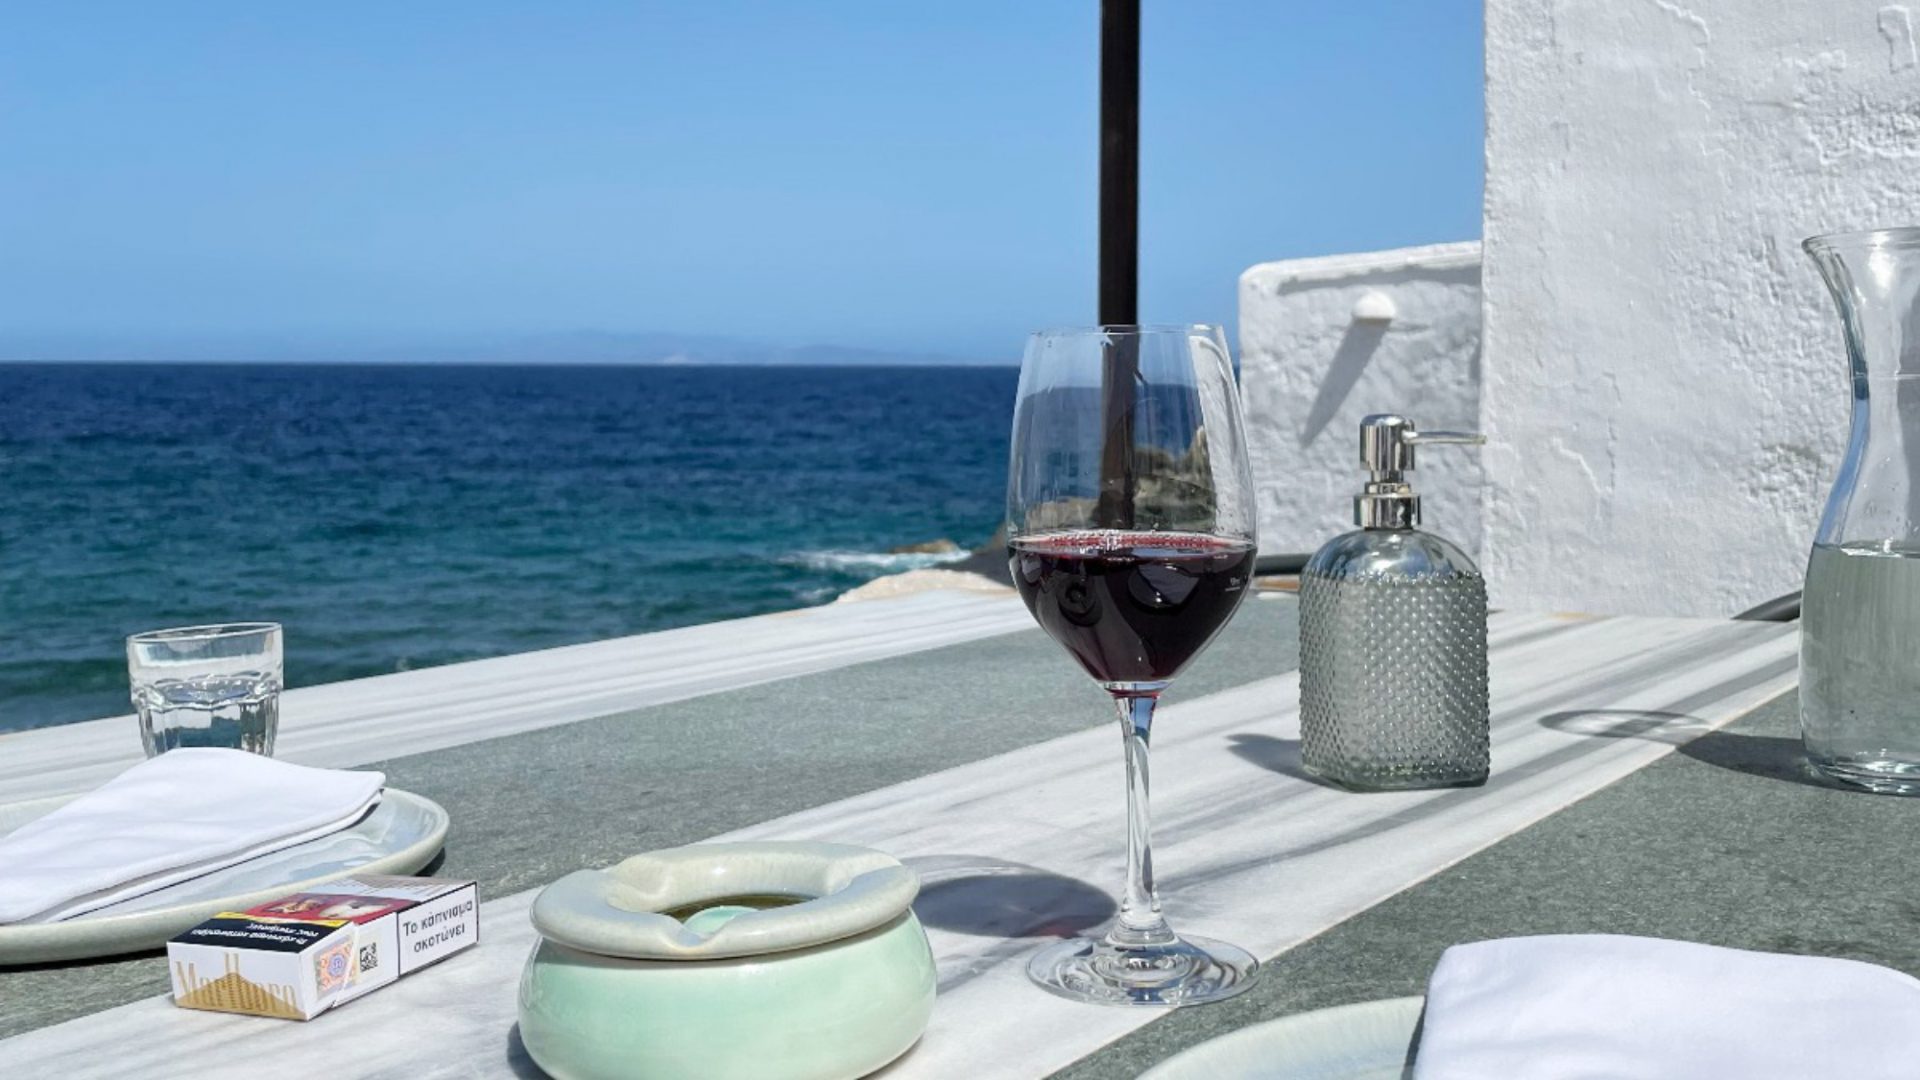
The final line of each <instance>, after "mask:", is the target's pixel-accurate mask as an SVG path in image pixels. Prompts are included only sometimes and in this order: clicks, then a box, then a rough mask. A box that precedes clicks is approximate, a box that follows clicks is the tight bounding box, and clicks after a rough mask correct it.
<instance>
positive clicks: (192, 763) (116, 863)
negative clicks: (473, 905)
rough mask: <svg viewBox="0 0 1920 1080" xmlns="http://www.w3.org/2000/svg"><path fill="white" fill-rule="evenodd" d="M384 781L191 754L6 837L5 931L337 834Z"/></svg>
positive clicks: (0, 907)
mask: <svg viewBox="0 0 1920 1080" xmlns="http://www.w3.org/2000/svg"><path fill="white" fill-rule="evenodd" d="M386 782H387V778H386V776H385V775H383V774H381V773H377V772H343V771H340V770H337V769H310V768H307V767H306V766H304V765H289V764H287V763H286V762H284V761H275V760H273V759H272V758H267V757H262V756H260V755H259V754H250V753H247V752H245V751H243V750H218V749H211V748H200V747H187V748H183V749H179V750H169V751H167V752H166V753H164V754H161V755H160V756H158V757H155V758H151V759H149V760H147V761H143V762H141V763H140V764H138V765H135V766H134V767H133V768H131V769H128V770H127V771H126V772H123V773H121V774H120V775H119V776H116V777H114V778H113V779H112V780H109V781H107V782H106V783H105V784H104V785H102V786H101V787H100V788H99V789H97V790H95V791H93V792H90V793H88V794H86V795H82V796H81V797H79V798H78V799H75V800H73V801H72V802H70V803H67V804H66V805H65V806H62V807H60V808H59V809H58V810H55V811H54V812H53V813H51V814H48V815H47V816H45V817H43V818H39V819H36V820H34V821H30V822H28V823H27V824H25V825H22V826H20V827H19V828H18V829H15V830H14V831H13V832H11V833H9V834H7V835H6V836H4V837H0V923H10V922H27V921H32V922H51V921H54V920H58V919H65V918H70V917H72V916H74V915H79V914H82V913H84V912H88V911H92V910H93V909H95V908H99V907H105V906H106V905H108V904H112V903H116V902H118V901H120V900H125V899H127V898H128V897H133V896H140V895H143V894H145V893H150V892H153V891H154V890H156V889H162V888H165V887H166V886H168V885H172V884H174V883H175V882H179V881H185V880H187V879H188V878H193V877H199V876H200V875H201V874H205V873H209V872H211V871H214V870H219V869H222V868H223V867H228V866H232V865H234V864H236V863H240V862H244V861H246V860H248V859H251V858H253V857H254V856H256V855H264V854H266V853H267V852H269V851H277V850H279V849H281V848H284V847H291V846H293V845H294V844H298V843H303V842H305V841H307V840H312V839H314V838H316V837H321V836H325V835H327V834H328V833H332V832H338V831H339V830H341V829H344V828H346V827H347V826H349V825H352V824H353V823H354V822H356V821H358V820H359V819H360V818H361V817H363V816H365V815H366V812H367V810H368V809H369V808H370V807H372V806H373V805H374V804H375V803H377V802H379V801H380V789H381V786H382V785H384V784H385V783H386Z"/></svg>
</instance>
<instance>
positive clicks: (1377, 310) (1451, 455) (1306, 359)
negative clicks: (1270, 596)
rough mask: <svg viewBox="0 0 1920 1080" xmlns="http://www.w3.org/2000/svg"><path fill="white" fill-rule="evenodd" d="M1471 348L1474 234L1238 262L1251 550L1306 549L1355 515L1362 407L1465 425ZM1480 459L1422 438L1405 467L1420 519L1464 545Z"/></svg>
mask: <svg viewBox="0 0 1920 1080" xmlns="http://www.w3.org/2000/svg"><path fill="white" fill-rule="evenodd" d="M1356 306H1357V307H1358V317H1356ZM1389 309H1391V315H1392V318H1391V319H1390V320H1386V321H1382V320H1381V319H1380V318H1379V317H1378V316H1380V315H1384V314H1388V311H1389ZM1479 351H1480V245H1479V244H1477V243H1459V244H1437V245H1434V246H1431V247H1420V248H1404V249H1401V250H1397V251H1383V252H1372V253H1366V254H1352V255H1334V256H1329V257H1327V258H1320V259H1296V260H1291V261H1286V262H1272V263H1262V264H1261V265H1259V266H1255V267H1253V268H1252V269H1250V270H1248V271H1247V272H1246V273H1244V274H1242V275H1241V277H1240V382H1241V390H1242V394H1243V396H1244V398H1245V404H1246V410H1247V417H1248V421H1247V423H1248V430H1247V442H1248V451H1249V453H1250V455H1251V457H1252V459H1253V475H1254V483H1255V486H1256V488H1257V495H1258V500H1259V508H1260V548H1261V550H1262V551H1264V552H1268V553H1277V552H1289V551H1294V552H1310V551H1313V550H1314V549H1315V548H1318V547H1319V546H1320V545H1321V544H1322V543H1324V542H1325V541H1326V540H1327V539H1328V538H1330V537H1332V536H1335V535H1338V534H1339V533H1342V532H1345V531H1347V530H1348V529H1351V528H1353V496H1354V495H1355V494H1356V493H1358V491H1359V490H1360V485H1361V484H1362V483H1364V482H1365V480H1366V474H1365V473H1364V472H1362V471H1361V470H1360V461H1359V454H1360V450H1359V438H1360V436H1359V431H1360V418H1361V417H1362V416H1365V415H1367V414H1368V413H1377V412H1399V413H1403V414H1405V415H1407V416H1410V417H1412V418H1413V419H1414V421H1415V422H1416V423H1417V424H1419V425H1420V426H1422V427H1427V428H1462V427H1464V428H1472V427H1474V426H1475V425H1476V424H1477V423H1478V420H1479V415H1480V389H1479V380H1480V373H1479V363H1480V358H1479ZM1478 458H1479V456H1478V454H1477V453H1476V452H1475V451H1473V450H1470V449H1466V450H1463V449H1459V448H1454V447H1438V448H1432V449H1429V450H1422V451H1421V452H1420V455H1419V463H1420V467H1419V469H1418V471H1417V472H1415V473H1414V475H1413V481H1414V484H1415V490H1417V491H1419V492H1420V493H1421V495H1422V501H1423V504H1424V511H1425V514H1426V526H1427V527H1428V528H1430V529H1432V530H1434V531H1436V532H1439V533H1440V534H1441V535H1443V536H1446V537H1449V538H1450V539H1452V540H1454V541H1455V542H1456V543H1459V544H1460V545H1462V546H1463V547H1465V548H1466V549H1467V550H1468V551H1471V552H1477V551H1478V550H1479V548H1480V544H1481V530H1480V495H1479V491H1480V462H1479V459H1478Z"/></svg>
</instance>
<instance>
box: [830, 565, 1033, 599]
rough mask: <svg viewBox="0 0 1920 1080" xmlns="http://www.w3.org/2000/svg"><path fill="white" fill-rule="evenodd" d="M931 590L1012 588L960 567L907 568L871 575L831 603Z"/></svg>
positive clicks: (1002, 590)
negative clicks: (953, 568) (962, 569)
mask: <svg viewBox="0 0 1920 1080" xmlns="http://www.w3.org/2000/svg"><path fill="white" fill-rule="evenodd" d="M933 589H960V590H963V591H965V592H977V593H994V594H997V595H1006V594H1008V593H1011V592H1012V591H1013V589H1012V588H1010V587H1009V586H1006V585H1002V584H1000V583H999V582H997V581H995V580H993V579H992V578H990V577H986V576H984V575H981V574H969V573H966V572H965V571H961V570H909V571H907V572H906V573H904V574H889V575H887V576H886V577H883V578H875V579H873V580H872V581H869V582H867V583H866V584H865V585H862V586H860V587H859V588H857V589H849V590H847V591H846V592H844V593H841V594H840V595H839V596H838V597H835V598H834V601H833V602H834V603H836V604H850V603H857V602H859V601H861V600H884V599H886V598H888V597H892V596H907V595H910V594H912V593H918V592H928V591H930V590H933Z"/></svg>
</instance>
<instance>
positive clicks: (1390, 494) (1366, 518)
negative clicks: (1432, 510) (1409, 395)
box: [1353, 413, 1487, 529]
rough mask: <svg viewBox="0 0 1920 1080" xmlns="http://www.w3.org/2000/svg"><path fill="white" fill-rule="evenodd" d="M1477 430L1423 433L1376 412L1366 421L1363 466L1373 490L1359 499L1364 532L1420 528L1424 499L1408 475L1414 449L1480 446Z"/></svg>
mask: <svg viewBox="0 0 1920 1080" xmlns="http://www.w3.org/2000/svg"><path fill="white" fill-rule="evenodd" d="M1486 441H1487V437H1486V436H1485V435H1482V434H1480V433H1479V432H1477V431H1418V430H1415V428H1414V426H1413V421H1411V420H1409V419H1407V418H1406V417H1404V416H1395V415H1394V414H1392V413H1376V414H1374V415H1372V416H1369V417H1366V418H1364V419H1362V420H1361V421H1360V465H1361V467H1363V468H1365V469H1366V470H1367V486H1366V488H1365V489H1364V490H1362V491H1361V493H1360V494H1359V495H1357V496H1355V497H1354V500H1353V520H1354V521H1355V523H1357V524H1358V525H1359V526H1360V527H1361V528H1363V529H1411V528H1413V527H1414V526H1415V525H1418V524H1420V496H1418V495H1415V494H1414V493H1413V486H1412V485H1411V484H1408V483H1407V479H1406V475H1405V474H1406V473H1408V472H1411V471H1412V470H1413V449H1414V447H1416V446H1422V445H1427V444H1435V445H1447V444H1456V445H1478V444H1480V443H1484V442H1486Z"/></svg>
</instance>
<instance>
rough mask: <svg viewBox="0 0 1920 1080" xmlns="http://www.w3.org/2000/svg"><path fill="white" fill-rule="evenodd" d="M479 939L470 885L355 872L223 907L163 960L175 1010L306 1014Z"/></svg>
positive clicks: (474, 895)
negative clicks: (239, 907)
mask: <svg viewBox="0 0 1920 1080" xmlns="http://www.w3.org/2000/svg"><path fill="white" fill-rule="evenodd" d="M479 940H480V915H479V903H478V895H477V891H476V887H475V885H474V883H473V882H471V881H458V880H454V879H452V878H419V877H386V876H380V875H372V874H363V875H359V876H357V877H350V878H342V879H340V880H339V881H332V882H328V883H327V885H326V887H325V889H324V890H322V891H316V892H305V893H295V894H294V895H292V896H287V897H282V898H281V899H279V900H274V901H271V902H269V903H265V904H259V905H257V906H254V907H250V908H248V909H246V910H245V911H223V912H221V913H220V914H218V915H215V916H214V917H213V918H211V919H208V920H207V921H206V922H203V923H201V924H200V925H199V926H196V927H194V928H193V929H191V930H188V931H187V932H185V933H183V934H181V935H180V936H179V937H176V938H174V939H173V940H172V941H169V942H168V943H167V962H168V966H169V967H170V968H171V969H172V971H173V1000H174V1003H175V1004H177V1005H180V1006H182V1007H184V1008H188V1009H214V1010H217V1011H220V1012H237V1013H251V1014H253V1015H256V1016H277V1017H281V1018H283V1019H288V1020H311V1019H313V1018H314V1017H315V1016H318V1015H320V1014H321V1013H323V1012H325V1011H327V1010H328V1009H331V1008H333V1007H334V1006H336V1005H342V1004H345V1003H346V1002H349V1001H352V1000H353V999H354V998H357V997H359V996H361V995H362V994H367V993H371V992H372V991H374V990H378V989H379V988H381V987H382V986H385V985H387V984H388V983H390V982H393V981H394V980H396V979H398V978H400V977H401V976H404V975H411V974H413V973H414V972H416V971H418V970H420V969H421V968H423V967H426V966H427V965H428V964H432V963H434V962H436V961H439V960H444V959H446V958H447V957H449V956H452V955H453V954H454V953H457V952H459V951H460V950H462V949H465V948H468V947H470V946H472V945H474V944H476V943H477V942H478V941H479Z"/></svg>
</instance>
